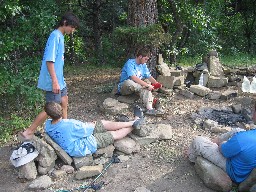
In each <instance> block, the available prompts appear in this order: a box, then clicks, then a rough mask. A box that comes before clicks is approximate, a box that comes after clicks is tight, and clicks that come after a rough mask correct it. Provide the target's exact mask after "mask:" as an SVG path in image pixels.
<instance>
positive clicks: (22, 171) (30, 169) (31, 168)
mask: <svg viewBox="0 0 256 192" xmlns="http://www.w3.org/2000/svg"><path fill="white" fill-rule="evenodd" d="M18 172H19V173H18V177H19V178H20V179H27V180H33V179H35V178H36V176H37V169H36V165H35V162H34V161H31V162H29V163H27V164H25V165H22V166H21V167H19V168H18Z"/></svg>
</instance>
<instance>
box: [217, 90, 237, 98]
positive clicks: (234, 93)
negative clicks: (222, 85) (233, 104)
mask: <svg viewBox="0 0 256 192" xmlns="http://www.w3.org/2000/svg"><path fill="white" fill-rule="evenodd" d="M237 95H238V92H237V90H226V91H224V92H223V93H222V95H221V97H220V99H222V100H229V99H231V98H234V97H237Z"/></svg>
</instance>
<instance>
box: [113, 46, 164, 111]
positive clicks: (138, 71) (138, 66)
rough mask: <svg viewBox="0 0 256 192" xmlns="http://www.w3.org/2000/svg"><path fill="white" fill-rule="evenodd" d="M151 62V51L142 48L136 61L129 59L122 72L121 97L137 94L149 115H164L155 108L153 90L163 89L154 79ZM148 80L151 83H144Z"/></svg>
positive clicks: (119, 90) (119, 87)
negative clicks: (149, 64) (150, 66)
mask: <svg viewBox="0 0 256 192" xmlns="http://www.w3.org/2000/svg"><path fill="white" fill-rule="evenodd" d="M148 60H149V50H147V49H145V48H141V49H139V50H138V51H137V53H136V58H135V59H129V60H128V61H127V62H126V63H125V65H124V67H123V69H122V72H121V76H120V83H119V84H118V92H119V93H120V94H121V95H130V94H134V93H137V94H139V95H140V98H141V100H142V102H143V104H144V105H145V107H146V108H147V111H146V112H145V114H147V115H162V114H163V113H162V112H160V111H157V110H155V109H154V108H153V96H152V92H151V91H152V90H153V89H158V88H161V87H162V85H161V84H160V83H158V82H157V81H156V80H155V78H154V77H152V76H151V74H150V72H149V69H148V67H147V64H146V62H147V61H148ZM145 79H148V80H149V82H150V83H147V82H146V81H144V80H145Z"/></svg>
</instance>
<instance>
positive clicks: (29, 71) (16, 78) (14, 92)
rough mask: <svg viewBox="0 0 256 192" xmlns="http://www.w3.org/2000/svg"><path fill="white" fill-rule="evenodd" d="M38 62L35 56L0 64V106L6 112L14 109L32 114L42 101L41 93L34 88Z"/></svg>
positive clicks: (20, 112)
mask: <svg viewBox="0 0 256 192" xmlns="http://www.w3.org/2000/svg"><path fill="white" fill-rule="evenodd" d="M39 66H40V62H39V60H38V59H36V58H30V59H24V60H22V61H20V62H16V63H14V62H6V63H3V65H0V74H1V75H0V97H1V101H2V102H1V106H0V108H2V109H4V110H1V111H4V112H5V113H6V114H8V113H12V112H14V111H16V112H17V113H19V114H21V115H22V113H23V112H24V111H25V112H26V114H27V115H28V114H33V113H35V112H36V111H37V110H38V107H37V104H38V103H41V102H42V93H41V92H40V91H39V90H38V89H37V88H36V83H37V77H38V72H39V69H40V67H39Z"/></svg>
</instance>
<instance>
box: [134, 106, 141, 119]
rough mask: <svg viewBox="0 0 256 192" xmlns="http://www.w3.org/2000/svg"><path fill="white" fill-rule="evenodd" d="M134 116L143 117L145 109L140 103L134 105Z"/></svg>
mask: <svg viewBox="0 0 256 192" xmlns="http://www.w3.org/2000/svg"><path fill="white" fill-rule="evenodd" d="M134 116H135V117H139V118H143V111H142V109H141V108H140V107H139V106H138V105H136V106H135V107H134Z"/></svg>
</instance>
